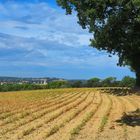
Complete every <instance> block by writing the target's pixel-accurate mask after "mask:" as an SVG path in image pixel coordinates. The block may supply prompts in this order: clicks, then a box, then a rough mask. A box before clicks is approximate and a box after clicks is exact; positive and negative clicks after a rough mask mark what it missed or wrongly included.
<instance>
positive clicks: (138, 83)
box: [135, 70, 140, 91]
mask: <svg viewBox="0 0 140 140" xmlns="http://www.w3.org/2000/svg"><path fill="white" fill-rule="evenodd" d="M135 88H136V89H137V90H139V91H140V70H139V71H136V85H135Z"/></svg>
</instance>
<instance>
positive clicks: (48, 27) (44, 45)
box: [0, 0, 134, 79]
mask: <svg viewBox="0 0 140 140" xmlns="http://www.w3.org/2000/svg"><path fill="white" fill-rule="evenodd" d="M92 37H93V36H92V34H90V33H88V30H83V29H82V28H81V27H80V26H79V25H78V24H77V17H76V15H75V14H73V15H65V11H64V10H63V9H61V8H60V7H58V6H57V4H56V2H55V0H0V76H14V77H58V78H65V79H89V78H92V77H99V78H102V79H103V78H106V77H109V76H113V77H117V78H118V79H121V78H122V77H124V76H126V75H129V76H134V73H132V72H131V71H130V70H129V68H127V67H118V66H117V61H118V57H117V56H113V57H108V54H107V53H105V52H99V51H97V50H96V49H95V48H92V47H89V44H90V41H89V39H90V38H92Z"/></svg>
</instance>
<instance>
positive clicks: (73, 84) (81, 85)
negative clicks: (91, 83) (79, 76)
mask: <svg viewBox="0 0 140 140" xmlns="http://www.w3.org/2000/svg"><path fill="white" fill-rule="evenodd" d="M70 86H71V87H73V88H80V87H83V86H84V84H83V83H82V81H80V80H78V81H74V82H72V83H70Z"/></svg>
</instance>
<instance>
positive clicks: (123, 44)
mask: <svg viewBox="0 0 140 140" xmlns="http://www.w3.org/2000/svg"><path fill="white" fill-rule="evenodd" d="M57 2H58V4H59V5H60V6H61V7H62V8H63V9H66V14H72V11H76V13H77V17H78V23H79V24H80V25H81V26H82V28H83V29H86V28H88V29H89V32H91V33H93V38H92V39H91V46H92V47H95V48H97V49H98V50H105V51H107V52H108V53H110V54H112V55H114V54H116V55H118V56H119V61H118V65H120V66H124V65H128V66H130V68H131V70H133V71H134V72H135V73H136V85H137V86H139V87H140V0H57Z"/></svg>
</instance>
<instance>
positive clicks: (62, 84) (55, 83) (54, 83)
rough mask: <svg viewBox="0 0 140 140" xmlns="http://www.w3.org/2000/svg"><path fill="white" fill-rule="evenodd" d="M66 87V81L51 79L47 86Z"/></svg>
mask: <svg viewBox="0 0 140 140" xmlns="http://www.w3.org/2000/svg"><path fill="white" fill-rule="evenodd" d="M65 87H68V82H67V81H52V82H49V83H48V88H65Z"/></svg>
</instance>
